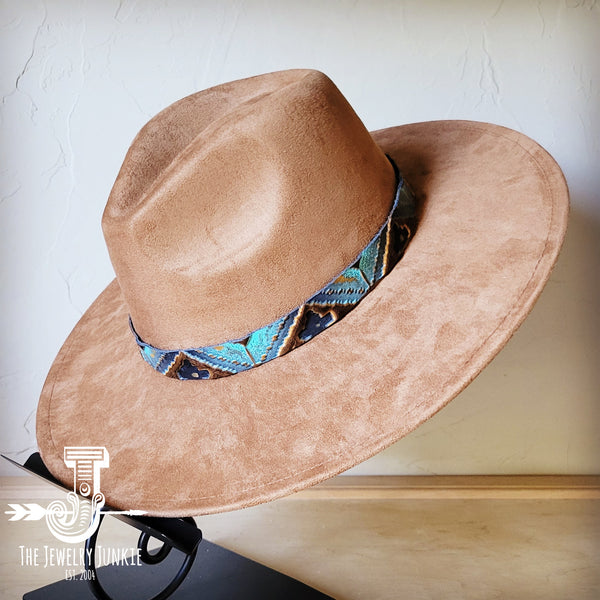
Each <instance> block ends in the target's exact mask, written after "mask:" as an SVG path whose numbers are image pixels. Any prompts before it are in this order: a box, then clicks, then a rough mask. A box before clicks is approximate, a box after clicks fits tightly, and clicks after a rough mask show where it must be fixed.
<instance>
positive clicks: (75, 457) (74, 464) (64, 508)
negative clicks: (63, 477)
mask: <svg viewBox="0 0 600 600" xmlns="http://www.w3.org/2000/svg"><path fill="white" fill-rule="evenodd" d="M64 461H65V464H66V465H67V467H69V468H71V469H73V472H74V481H73V491H72V492H69V493H68V495H67V502H68V504H67V503H65V502H64V501H63V500H55V501H54V502H51V503H50V504H49V505H48V508H47V509H46V524H47V525H48V529H50V531H51V532H52V534H53V535H54V536H55V537H56V538H58V539H59V540H61V541H62V542H67V543H71V544H78V543H80V542H83V541H85V540H86V539H87V538H89V537H90V536H91V535H92V534H93V533H94V532H95V531H96V530H97V529H98V526H99V525H100V516H101V515H100V511H101V509H102V507H103V506H104V494H103V493H102V492H101V491H100V469H104V468H106V467H108V464H109V457H108V451H107V450H106V448H105V447H103V446H67V447H66V448H65V450H64Z"/></svg>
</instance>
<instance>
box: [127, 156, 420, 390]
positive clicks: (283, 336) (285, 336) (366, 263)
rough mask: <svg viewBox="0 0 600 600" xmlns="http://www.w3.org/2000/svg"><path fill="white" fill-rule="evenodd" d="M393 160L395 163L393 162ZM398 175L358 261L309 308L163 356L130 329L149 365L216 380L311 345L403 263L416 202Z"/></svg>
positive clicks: (178, 374)
mask: <svg viewBox="0 0 600 600" xmlns="http://www.w3.org/2000/svg"><path fill="white" fill-rule="evenodd" d="M388 158H389V157H388ZM390 162H391V163H392V165H393V167H394V171H395V173H396V181H397V186H396V195H395V198H394V202H393V205H392V208H391V210H390V213H389V215H388V217H387V219H386V221H385V223H384V224H383V225H382V226H381V228H380V229H379V231H378V232H377V234H376V235H375V236H374V237H373V239H372V240H371V241H370V242H369V244H368V245H367V247H366V248H365V249H364V250H363V251H362V252H361V253H360V255H359V256H358V258H357V259H356V261H355V262H354V263H353V264H352V265H351V266H349V267H348V268H346V269H345V270H344V271H343V272H342V273H341V274H340V275H339V276H338V277H336V278H335V279H334V280H333V281H331V282H330V283H329V284H327V285H326V286H325V287H324V288H322V289H321V290H319V291H318V292H317V293H316V294H314V295H313V296H312V297H311V298H310V299H308V300H307V301H306V302H305V303H304V304H302V305H301V306H299V307H297V308H295V309H294V310H293V311H292V312H290V313H288V314H287V315H285V316H283V317H281V318H280V319H277V320H276V321H275V322H273V323H270V324H269V325H266V326H264V327H261V328H260V329H257V330H256V331H254V332H252V333H250V334H249V335H248V336H246V337H244V338H243V339H238V340H232V341H228V342H224V343H222V344H218V345H215V346H205V347H201V348H187V349H184V350H162V349H160V348H155V347H154V346H151V345H150V344H148V343H146V342H144V341H143V340H142V339H141V338H140V337H139V335H138V334H137V332H136V331H135V328H134V326H133V323H132V321H131V318H130V320H129V324H130V326H131V330H132V332H133V334H134V337H135V340H136V342H137V344H138V346H139V348H140V352H141V354H142V357H143V358H144V360H145V361H146V362H147V363H148V364H149V365H150V366H151V367H152V368H153V369H155V370H156V371H158V372H159V373H162V374H163V375H167V376H168V377H173V378H175V379H184V380H185V379H216V378H219V377H226V376H228V375H234V374H236V373H240V372H241V371H247V370H248V369H251V368H253V367H256V366H258V365H261V364H263V363H266V362H268V361H270V360H273V359H274V358H277V357H278V356H283V355H284V354H287V353H288V352H290V351H291V350H293V349H294V348H297V347H298V346H301V345H302V344H304V343H306V342H308V341H309V340H311V339H312V338H313V337H315V336H316V335H318V334H319V333H321V332H322V331H324V330H325V329H327V328H328V327H329V326H331V325H333V323H336V322H337V321H339V320H340V319H341V318H342V317H343V316H344V315H346V314H347V313H348V312H350V311H351V310H352V309H353V308H354V307H356V306H357V304H358V303H359V302H360V301H361V299H362V298H364V297H365V296H366V295H367V294H368V293H369V292H370V291H371V290H372V289H373V288H374V287H375V285H376V284H377V282H378V281H380V280H381V279H382V278H383V277H384V276H385V275H386V274H387V273H388V272H389V271H390V270H391V269H392V268H393V266H394V265H395V264H396V263H397V262H398V260H400V258H401V257H402V255H403V253H404V250H405V248H406V246H407V245H408V242H409V240H410V239H411V237H412V235H413V233H414V229H415V227H416V210H415V199H414V196H413V193H412V191H411V190H410V188H409V187H408V185H407V184H406V183H405V182H404V180H403V178H402V176H401V175H400V173H399V171H398V169H397V167H396V165H395V164H394V162H393V161H392V160H391V158H390Z"/></svg>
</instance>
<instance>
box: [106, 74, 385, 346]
mask: <svg viewBox="0 0 600 600" xmlns="http://www.w3.org/2000/svg"><path fill="white" fill-rule="evenodd" d="M394 188H395V179H394V173H393V169H392V167H391V166H390V164H389V162H388V161H387V159H386V158H385V156H384V154H383V153H382V151H381V150H380V149H379V147H378V146H377V145H376V144H375V142H374V141H373V139H372V138H371V136H370V135H369V133H368V131H367V130H366V129H365V127H364V125H363V124H362V123H361V121H360V120H359V118H358V117H357V116H356V114H355V113H354V111H353V110H352V108H351V107H350V105H349V104H348V102H347V101H346V100H345V99H344V97H343V96H342V94H341V93H340V92H339V90H338V89H337V88H336V87H335V85H334V84H333V83H332V82H331V80H329V79H328V78H327V77H326V76H325V75H323V74H322V73H320V72H317V71H311V70H293V71H282V72H278V73H270V74H267V75H261V76H258V77H252V78H249V79H244V80H240V81H235V82H232V83H228V84H224V85H220V86H216V87H214V88H210V89H208V90H205V91H202V92H199V93H197V94H193V95H191V96H188V97H187V98H184V99H183V100H180V101H179V102H176V103H175V104H173V105H171V106H170V107H168V108H167V109H165V110H164V111H162V112H161V113H159V114H158V115H157V116H156V117H154V118H153V119H152V120H151V121H150V122H149V123H148V124H147V125H146V126H145V127H144V128H143V129H142V130H141V131H140V133H139V134H138V135H137V137H136V138H135V140H134V141H133V143H132V145H131V148H130V149H129V151H128V153H127V156H126V158H125V161H124V163H123V166H122V168H121V171H120V172H119V175H118V177H117V180H116V182H115V185H114V187H113V190H112V192H111V195H110V197H109V200H108V204H107V207H106V210H105V213H104V217H103V229H104V234H105V237H106V241H107V246H108V249H109V253H110V257H111V260H112V262H113V265H114V268H115V272H116V274H117V279H118V281H119V285H120V287H121V289H122V292H123V294H124V296H125V299H126V301H127V304H128V307H129V311H130V314H131V318H132V321H133V323H134V325H135V327H136V330H137V332H138V333H139V334H140V336H141V337H142V338H143V339H144V340H145V341H146V342H149V343H151V344H153V345H154V346H157V347H162V348H189V347H199V346H205V345H209V344H217V343H220V342H225V341H227V340H231V339H239V338H241V337H244V336H245V335H247V334H248V333H250V332H251V331H253V330H255V329H257V328H259V327H262V326H264V325H266V324H268V323H270V322H273V321H274V320H276V319H277V318H279V317H281V316H282V315H284V314H286V313H287V312H289V311H291V310H292V309H294V308H295V307H296V306H298V305H300V304H302V303H303V302H304V301H305V300H306V299H307V298H309V297H310V296H311V295H312V294H313V293H314V292H316V291H317V290H319V289H321V288H322V287H323V286H324V285H325V284H327V283H328V282H329V281H331V279H333V278H334V277H335V276H337V275H338V274H339V273H340V272H341V271H342V270H343V269H344V268H346V267H347V266H348V265H349V264H351V263H352V262H353V261H354V260H355V259H356V257H357V256H358V254H359V253H360V252H361V251H362V250H363V248H364V247H365V246H366V245H367V243H368V242H369V240H370V239H371V238H372V237H373V235H374V234H375V233H376V232H377V230H378V229H379V227H380V226H381V225H382V223H383V222H384V220H385V219H386V217H387V214H388V212H389V209H390V206H391V203H392V201H393V196H394Z"/></svg>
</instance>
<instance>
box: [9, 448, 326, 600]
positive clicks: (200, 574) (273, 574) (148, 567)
mask: <svg viewBox="0 0 600 600" xmlns="http://www.w3.org/2000/svg"><path fill="white" fill-rule="evenodd" d="M4 458H6V457H4ZM8 460H10V459H8ZM10 462H12V463H13V464H15V465H17V466H19V467H21V468H22V469H25V470H26V471H28V472H29V473H32V474H34V475H37V476H38V477H41V478H42V479H44V480H46V481H48V482H49V483H52V484H54V485H56V486H58V487H59V488H60V489H62V490H63V491H67V492H69V491H71V490H68V489H67V488H66V487H65V486H63V485H62V484H61V483H60V482H59V481H58V480H57V479H55V478H54V477H53V476H52V475H51V473H50V472H49V471H48V469H47V468H46V465H44V463H43V462H42V459H41V457H40V455H39V453H37V452H36V453H35V454H32V455H31V456H30V457H29V458H28V459H27V461H26V462H25V464H24V465H20V464H19V463H16V462H14V461H12V460H10ZM105 510H106V511H108V510H110V509H109V507H104V508H103V511H105ZM111 516H114V517H115V518H117V519H119V520H120V521H122V522H124V523H126V524H127V525H129V526H131V527H135V528H137V529H139V530H140V531H141V534H140V537H139V540H138V548H139V550H140V558H141V561H142V563H143V564H142V566H117V565H107V566H103V567H99V568H96V567H95V551H96V538H97V535H98V530H97V531H96V533H95V534H94V535H92V536H91V537H90V538H89V539H88V540H87V541H86V550H87V551H88V552H85V558H86V560H85V563H86V564H85V570H84V571H83V572H82V574H81V575H79V574H75V575H74V576H73V578H72V579H69V580H62V581H57V582H56V583H52V584H50V585H47V586H44V587H42V588H39V589H37V590H33V591H31V592H28V593H26V594H25V595H24V596H23V600H42V599H43V600H71V599H72V600H75V599H77V600H85V599H90V600H93V599H94V598H97V599H100V600H120V599H121V598H123V599H127V600H137V599H139V600H142V599H143V600H147V599H148V600H164V599H166V598H172V599H173V600H192V599H194V600H196V599H200V598H202V599H210V600H237V599H240V600H241V599H242V598H243V599H244V600H258V599H260V600H274V599H278V600H279V599H282V598H285V600H328V599H329V600H333V599H332V598H331V596H327V595H325V594H323V593H322V592H319V591H317V590H315V589H313V588H311V587H309V586H307V585H306V584H304V583H301V582H300V581H298V580H296V579H293V578H291V577H288V576H287V575H284V574H283V573H280V572H278V571H275V570H273V569H270V568H269V567H265V566H264V565H261V564H259V563H257V562H255V561H253V560H250V559H248V558H245V557H243V556H241V555H239V554H236V553H235V552H231V551H230V550H226V549H225V548H222V547H220V546H218V545H216V544H213V543H211V542H208V541H206V540H203V539H202V532H201V531H200V529H198V528H197V527H196V524H195V523H194V520H193V519H192V518H185V519H176V518H170V519H167V518H161V517H145V516H132V515H124V514H112V515H111ZM151 538H156V539H157V540H159V541H161V542H162V546H161V547H160V548H159V549H158V550H153V551H149V550H148V542H149V540H150V539H151ZM90 557H91V558H90Z"/></svg>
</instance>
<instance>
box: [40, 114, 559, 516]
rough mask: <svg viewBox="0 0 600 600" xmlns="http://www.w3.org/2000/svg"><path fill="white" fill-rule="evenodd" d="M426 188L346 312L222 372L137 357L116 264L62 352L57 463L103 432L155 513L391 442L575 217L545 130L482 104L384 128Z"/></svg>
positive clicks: (47, 453)
mask: <svg viewBox="0 0 600 600" xmlns="http://www.w3.org/2000/svg"><path fill="white" fill-rule="evenodd" d="M372 135H373V137H374V139H375V141H376V142H377V144H379V146H380V147H381V148H382V149H383V150H384V151H385V152H386V153H387V154H389V155H390V156H391V157H392V158H393V159H394V161H395V162H396V164H397V165H398V167H399V168H400V170H401V172H402V173H403V175H404V177H405V179H406V180H407V181H408V182H409V183H410V185H411V187H412V188H413V190H414V191H415V194H416V196H417V198H418V201H419V227H418V230H417V232H416V235H415V237H414V238H413V240H412V241H411V243H410V245H409V247H408V249H407V251H406V253H405V256H404V257H403V259H402V260H401V261H400V262H399V263H398V264H397V265H396V266H395V267H394V269H393V270H392V271H391V273H389V274H388V275H387V276H386V277H385V278H384V279H383V280H382V281H381V282H380V283H379V284H378V285H377V286H376V288H375V289H374V290H373V291H372V292H371V293H370V294H369V295H368V296H367V297H366V298H364V299H363V300H362V302H361V303H360V304H359V305H358V307H356V308H355V309H354V310H353V311H352V312H350V313H349V314H348V315H346V316H345V317H344V319H343V320H342V321H340V322H339V323H337V324H335V325H334V326H333V327H331V328H329V329H328V330H327V331H325V332H323V333H321V334H320V335H318V336H317V337H315V338H314V339H313V340H311V341H310V342H308V343H307V344H305V345H304V346H301V347H299V348H297V349H295V350H293V351H292V352H290V353H289V354H287V355H285V356H283V357H280V358H278V359H276V360H274V361H271V362H269V363H267V364H264V365H262V366H260V367H257V368H255V369H251V370H249V371H246V372H243V373H240V374H237V375H234V376H232V377H226V378H223V379H216V380H210V381H178V380H174V379H170V378H167V377H165V376H164V375H161V374H159V373H157V372H155V371H153V370H152V369H151V368H150V367H149V366H148V365H146V364H145V363H144V361H143V360H142V359H141V357H140V354H139V350H138V347H137V345H136V343H135V341H134V338H133V336H132V333H131V331H130V329H129V325H128V310H127V306H126V304H125V301H124V299H123V297H122V295H121V292H120V289H119V286H118V283H117V282H116V281H113V282H112V283H111V284H110V285H109V286H108V287H107V288H106V289H105V290H104V292H102V294H101V295H100V296H99V297H98V299H97V300H96V301H95V302H94V304H93V305H92V306H91V307H90V309H89V310H88V311H87V312H86V313H85V315H84V316H83V317H82V319H81V320H80V321H79V323H78V324H77V325H76V327H75V329H74V330H73V332H72V333H71V335H70V336H69V338H68V339H67V341H66V342H65V344H64V346H63V348H62V349H61V351H60V353H59V354H58V356H57V358H56V360H55V362H54V364H53V366H52V368H51V370H50V373H49V374H48V378H47V380H46V383H45V386H44V389H43V391H42V395H41V398H40V402H39V407H38V414H37V437H38V444H39V448H40V452H41V455H42V458H43V460H44V462H45V463H46V465H47V466H48V468H49V469H50V471H52V473H54V475H56V476H57V477H58V478H59V479H61V480H62V481H63V482H64V483H65V484H66V485H68V486H72V482H73V471H72V469H69V468H67V467H66V466H65V463H64V460H63V456H64V447H66V446H104V447H106V448H107V450H108V452H109V455H110V467H109V468H106V469H103V470H102V471H101V490H102V492H103V493H104V495H105V497H106V502H107V503H108V504H109V505H112V506H114V507H117V508H121V509H139V510H145V511H147V512H148V513H149V514H151V515H162V516H186V515H200V514H208V513H215V512H221V511H226V510H232V509H237V508H242V507H245V506H250V505H254V504H257V503H260V502H265V501H268V500H272V499H275V498H278V497H280V496H284V495H286V494H289V493H292V492H294V491H297V490H299V489H301V488H304V487H307V486H310V485H313V484H316V483H318V482H320V481H322V480H324V479H326V478H328V477H331V476H333V475H336V474H338V473H340V472H341V471H344V470H346V469H348V468H350V467H352V466H354V465H356V464H357V463H359V462H361V461H363V460H365V459H367V458H369V457H370V456H372V455H374V454H375V453H377V452H379V451H380V450H382V449H384V448H386V447H387V446H389V445H390V444H392V443H393V442H395V441H397V440H398V439H400V438H401V437H403V436H404V435H406V434H407V433H409V432H410V431H412V430H414V429H415V428H416V427H418V426H419V425H420V424H421V423H423V421H425V420H426V419H428V418H429V417H431V416H432V415H433V414H435V413H436V412H437V411H438V410H440V409H441V408H442V407H443V406H445V405H446V404H447V403H448V402H449V401H450V400H451V399H452V398H454V397H455V396H456V395H457V394H458V393H459V392H460V391H461V390H462V389H463V388H464V387H465V386H466V385H468V384H469V383H470V382H471V381H472V380H473V379H474V377H475V376H476V375H477V374H478V373H479V372H480V371H481V370H482V369H483V368H484V367H485V365H486V364H487V363H488V362H489V361H490V360H491V359H492V358H493V357H494V356H495V355H496V353H497V352H498V351H499V350H500V349H501V348H502V347H503V346H504V344H505V343H506V342H507V341H508V339H509V338H510V337H511V335H512V334H513V333H514V331H515V330H516V329H517V327H518V326H519V325H520V323H521V322H522V321H523V319H524V318H525V317H526V315H527V314H528V312H529V311H530V310H531V308H532V306H533V303H534V302H535V300H536V298H537V297H538V295H539V294H540V292H541V290H542V288H543V286H544V284H545V282H546V281H547V279H548V277H549V275H550V271H551V269H552V266H553V264H554V262H555V260H556V258H557V255H558V252H559V249H560V246H561V243H562V240H563V237H564V232H565V229H566V222H567V214H568V192H567V187H566V184H565V181H564V178H563V175H562V173H561V171H560V169H559V167H558V166H557V164H556V163H555V162H554V160H553V159H552V158H551V157H550V155H549V154H548V153H547V152H546V151H545V150H543V149H542V148H541V147H540V146H539V145H538V144H536V143H535V142H533V141H532V140H530V139H529V138H527V137H526V136H524V135H522V134H519V133H517V132H515V131H512V130H509V129H506V128H503V127H499V126H495V125H490V124H483V123H474V122H468V121H439V122H427V123H417V124H411V125H403V126H399V127H394V128H389V129H384V130H380V131H377V132H374V133H373V134H372Z"/></svg>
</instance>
